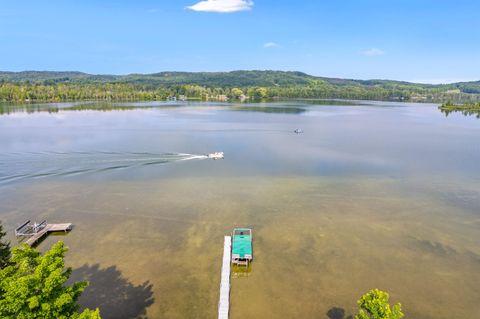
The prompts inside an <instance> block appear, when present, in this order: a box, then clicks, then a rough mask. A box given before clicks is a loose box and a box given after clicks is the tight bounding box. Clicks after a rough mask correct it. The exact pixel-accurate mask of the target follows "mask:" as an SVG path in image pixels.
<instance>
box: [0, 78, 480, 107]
mask: <svg viewBox="0 0 480 319" xmlns="http://www.w3.org/2000/svg"><path fill="white" fill-rule="evenodd" d="M260 89H261V90H260ZM232 90H233V91H234V92H232ZM239 90H240V91H241V92H242V94H245V95H248V96H249V97H250V98H273V97H279V98H351V99H373V100H404V101H435V102H440V101H447V100H452V101H458V102H462V101H479V100H480V81H478V82H463V83H454V84H446V85H430V84H416V83H409V82H402V81H391V80H351V79H336V78H326V77H316V76H312V75H308V74H305V73H302V72H285V71H232V72H160V73H153V74H129V75H108V74H87V73H82V72H52V71H24V72H0V101H24V100H29V101H32V100H41V101H48V100H56V101H58V100H78V99H108V100H120V99H161V98H165V97H168V96H175V95H179V94H182V95H187V96H188V97H192V98H202V97H205V96H210V97H211V96H212V95H213V96H215V95H227V96H229V97H233V98H235V97H238V95H239V94H240V93H239V92H240V91H239ZM259 90H260V91H259Z"/></svg>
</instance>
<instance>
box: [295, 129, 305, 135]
mask: <svg viewBox="0 0 480 319" xmlns="http://www.w3.org/2000/svg"><path fill="white" fill-rule="evenodd" d="M293 132H295V133H297V134H301V133H303V130H302V129H301V128H297V129H295V131H293Z"/></svg>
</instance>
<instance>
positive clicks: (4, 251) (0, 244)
mask: <svg viewBox="0 0 480 319" xmlns="http://www.w3.org/2000/svg"><path fill="white" fill-rule="evenodd" d="M6 234H7V233H6V232H5V231H3V225H2V224H1V223H0V269H3V268H5V267H7V266H8V265H9V264H10V243H9V242H8V241H5V240H4V239H3V237H5V235H6Z"/></svg>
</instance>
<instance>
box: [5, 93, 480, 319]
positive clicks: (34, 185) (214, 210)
mask: <svg viewBox="0 0 480 319" xmlns="http://www.w3.org/2000/svg"><path fill="white" fill-rule="evenodd" d="M0 110H1V112H0V113H1V114H0V136H1V138H0V220H2V222H3V223H4V225H5V227H6V229H7V230H8V232H9V238H10V240H11V241H12V243H16V242H17V241H16V239H15V238H14V235H13V230H14V229H15V227H16V226H17V225H18V224H20V223H22V222H24V221H25V220H27V219H31V220H36V221H41V220H43V219H47V220H48V221H49V222H53V223H55V222H58V223H64V222H70V223H73V224H74V229H73V230H72V231H71V232H70V233H69V234H67V235H62V236H49V237H48V238H46V239H45V240H44V241H43V242H42V243H41V244H40V245H39V247H38V248H39V249H40V250H42V251H45V250H47V249H48V248H49V247H50V246H51V245H52V244H53V243H55V242H56V241H58V240H64V241H65V243H66V245H67V246H68V247H69V252H68V253H67V258H66V262H67V265H68V266H70V267H72V269H73V274H72V279H73V280H81V279H86V280H89V281H90V287H89V288H87V290H86V291H85V293H84V295H83V296H82V298H81V304H82V305H83V306H88V307H92V308H95V307H100V309H101V312H102V315H103V317H104V318H136V317H139V316H148V317H149V318H214V317H216V312H217V303H218V290H219V289H218V288H219V283H220V268H221V258H222V254H223V251H222V250H223V236H224V235H226V234H229V233H230V232H231V231H232V229H233V228H234V227H238V226H244V227H252V228H253V235H254V262H253V263H252V265H251V268H250V269H249V270H248V272H246V273H245V272H239V273H236V274H234V275H233V277H232V290H231V312H230V314H231V318H246V317H248V318H326V319H343V318H348V316H349V315H354V314H355V313H356V309H357V306H356V300H358V299H359V298H360V297H361V296H362V295H363V294H364V293H366V292H367V291H368V290H370V289H373V288H379V289H382V290H386V291H388V292H389V293H390V295H391V301H392V302H401V303H402V308H403V310H404V312H405V314H406V317H408V318H416V319H430V318H436V319H438V318H445V319H447V318H448V319H451V318H480V307H479V305H478V301H479V300H480V211H479V208H480V143H479V141H480V121H479V120H478V119H476V118H475V117H465V116H463V115H461V114H458V113H457V114H450V115H449V116H448V117H446V116H445V115H443V114H442V113H441V112H440V111H438V110H437V106H436V105H431V104H408V103H387V102H355V101H350V102H339V101H332V102H328V101H327V102H326V101H287V102H271V103H252V104H248V103H246V104H245V103H244V104H235V103H232V104H221V103H207V102H204V103H201V102H185V103H180V102H178V103H166V102H145V103H110V104H109V103H63V104H43V105H33V106H24V105H4V106H0ZM296 128H301V129H303V131H304V133H303V134H295V133H294V132H293V131H294V130H295V129H296ZM214 151H223V152H225V159H224V160H211V159H206V158H205V157H204V155H205V154H207V153H210V152H214Z"/></svg>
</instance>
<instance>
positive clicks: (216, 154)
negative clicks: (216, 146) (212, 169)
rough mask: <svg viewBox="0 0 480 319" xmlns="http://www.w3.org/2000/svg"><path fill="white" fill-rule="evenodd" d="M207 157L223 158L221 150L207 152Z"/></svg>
mask: <svg viewBox="0 0 480 319" xmlns="http://www.w3.org/2000/svg"><path fill="white" fill-rule="evenodd" d="M207 156H208V158H211V159H214V160H215V159H223V158H224V156H223V152H213V153H209V154H208V155H207Z"/></svg>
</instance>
